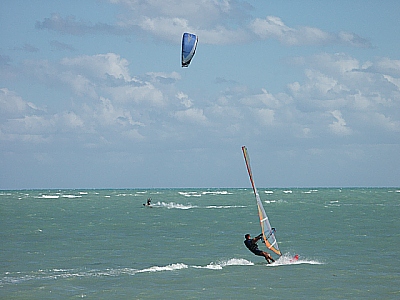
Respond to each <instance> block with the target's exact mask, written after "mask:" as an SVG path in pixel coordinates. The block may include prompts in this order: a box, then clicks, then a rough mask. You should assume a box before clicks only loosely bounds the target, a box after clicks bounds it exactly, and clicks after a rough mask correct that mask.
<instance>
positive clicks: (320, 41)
mask: <svg viewBox="0 0 400 300" xmlns="http://www.w3.org/2000/svg"><path fill="white" fill-rule="evenodd" d="M249 27H250V29H251V30H252V31H253V32H254V33H255V34H256V35H258V36H259V37H261V38H263V39H268V38H274V39H277V40H279V41H280V42H281V43H283V44H286V45H289V46H297V45H326V44H332V43H342V44H346V45H349V46H356V47H370V43H369V42H368V41H367V40H365V39H363V38H361V37H359V36H357V35H356V34H354V33H347V32H340V33H338V34H332V33H327V32H324V31H323V30H321V29H319V28H315V27H309V26H303V27H298V28H291V27H289V26H287V25H285V23H284V22H283V21H282V20H281V18H279V17H276V16H267V17H266V18H265V19H260V18H256V19H255V20H253V21H252V22H251V23H250V25H249Z"/></svg>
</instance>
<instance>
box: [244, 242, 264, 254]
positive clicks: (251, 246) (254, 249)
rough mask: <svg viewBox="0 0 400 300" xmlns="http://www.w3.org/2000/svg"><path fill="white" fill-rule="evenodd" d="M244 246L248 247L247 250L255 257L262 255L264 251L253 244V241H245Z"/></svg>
mask: <svg viewBox="0 0 400 300" xmlns="http://www.w3.org/2000/svg"><path fill="white" fill-rule="evenodd" d="M244 244H245V245H246V247H247V249H249V250H250V251H251V252H253V253H254V254H255V255H262V251H261V250H260V249H258V245H257V243H253V240H245V241H244Z"/></svg>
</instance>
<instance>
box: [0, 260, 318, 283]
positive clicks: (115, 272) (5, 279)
mask: <svg viewBox="0 0 400 300" xmlns="http://www.w3.org/2000/svg"><path fill="white" fill-rule="evenodd" d="M263 264H264V263H263ZM300 264H310V265H322V264H324V263H322V262H320V261H317V260H309V259H306V258H304V259H303V258H300V259H299V260H296V261H293V255H290V254H285V255H283V256H282V257H280V258H279V259H278V260H277V261H275V262H274V263H272V264H267V267H278V266H286V265H300ZM254 265H255V264H254V263H253V262H251V261H249V260H247V259H244V258H231V259H228V260H221V261H217V262H211V263H209V264H207V265H203V266H202V265H187V264H184V263H173V264H169V265H164V266H157V265H156V266H152V267H148V268H144V269H135V268H117V269H108V268H107V269H104V270H98V269H93V270H87V269H50V270H38V271H33V272H30V273H29V274H25V275H23V274H22V272H14V273H12V272H5V273H4V275H3V276H2V278H1V279H0V287H1V286H3V285H6V284H20V283H23V282H26V281H31V280H54V279H68V278H77V277H84V278H85V277H86V278H87V277H110V276H112V277H118V276H124V275H127V276H134V275H138V274H141V273H157V272H171V271H178V270H184V269H207V270H222V269H224V268H226V267H231V266H254ZM257 265H258V264H257Z"/></svg>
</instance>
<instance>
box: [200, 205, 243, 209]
mask: <svg viewBox="0 0 400 300" xmlns="http://www.w3.org/2000/svg"><path fill="white" fill-rule="evenodd" d="M244 207H247V206H244V205H209V206H206V208H214V209H226V208H244Z"/></svg>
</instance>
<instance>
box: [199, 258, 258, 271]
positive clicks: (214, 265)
mask: <svg viewBox="0 0 400 300" xmlns="http://www.w3.org/2000/svg"><path fill="white" fill-rule="evenodd" d="M253 265H254V263H252V262H251V261H248V260H246V259H243V258H232V259H229V260H225V261H219V262H211V263H209V264H208V265H206V266H192V267H193V268H196V269H209V270H222V269H223V268H224V267H227V266H253Z"/></svg>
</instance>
